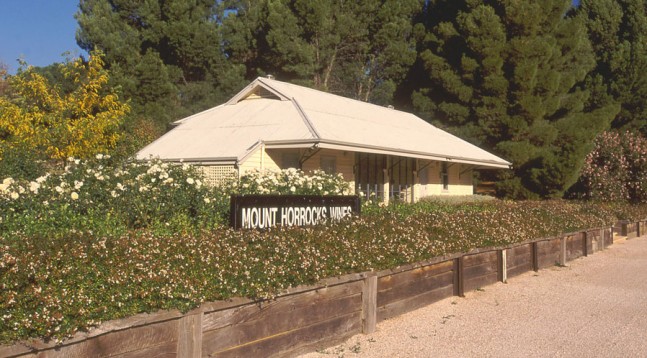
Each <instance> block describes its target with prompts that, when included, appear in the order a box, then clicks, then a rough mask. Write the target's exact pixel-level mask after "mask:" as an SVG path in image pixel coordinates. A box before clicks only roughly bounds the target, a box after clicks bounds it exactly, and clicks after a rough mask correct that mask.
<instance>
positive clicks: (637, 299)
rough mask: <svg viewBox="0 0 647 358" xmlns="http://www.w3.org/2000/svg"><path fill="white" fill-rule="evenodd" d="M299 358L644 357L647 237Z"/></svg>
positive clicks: (446, 303)
mask: <svg viewBox="0 0 647 358" xmlns="http://www.w3.org/2000/svg"><path fill="white" fill-rule="evenodd" d="M302 357H304V358H305V357H307V358H314V357H623V358H624V357H647V237H641V238H637V239H631V240H624V239H621V240H617V241H616V242H615V243H614V244H613V245H612V246H610V247H609V248H607V250H605V251H602V252H597V253H595V254H593V255H590V256H589V257H585V258H580V259H577V260H574V261H571V262H569V263H568V265H567V266H566V267H553V268H549V269H545V270H541V271H539V272H537V273H535V272H528V273H525V274H522V275H520V276H517V277H514V278H511V279H509V280H508V283H505V284H504V283H497V284H494V285H491V286H486V287H485V288H484V289H482V290H479V291H473V292H467V293H466V294H465V298H459V297H450V298H447V299H444V300H442V301H439V302H437V303H434V304H432V305H429V306H427V307H424V308H421V309H419V310H416V311H413V312H409V313H407V314H404V315H402V316H399V317H396V318H393V319H390V320H385V321H382V322H380V323H378V326H377V330H376V332H375V333H373V334H369V335H356V336H354V337H352V338H350V339H349V340H348V341H346V342H345V343H343V344H341V345H339V346H336V347H331V348H328V349H325V350H323V351H321V352H317V353H310V354H307V355H304V356H302Z"/></svg>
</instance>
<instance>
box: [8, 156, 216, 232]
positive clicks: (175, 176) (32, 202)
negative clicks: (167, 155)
mask: <svg viewBox="0 0 647 358" xmlns="http://www.w3.org/2000/svg"><path fill="white" fill-rule="evenodd" d="M66 164H67V165H66V167H65V170H64V171H63V172H62V173H60V174H56V173H54V174H46V175H43V176H41V177H39V178H36V179H35V180H32V181H25V180H23V181H19V180H14V179H13V178H5V179H4V181H3V184H2V185H0V233H2V234H3V235H8V236H16V235H25V236H29V237H38V238H42V239H49V238H52V237H58V236H65V235H68V234H69V232H92V233H94V234H95V235H97V236H115V235H120V234H122V233H124V232H127V231H128V230H135V229H147V230H151V231H153V232H157V233H170V232H178V233H181V232H190V231H199V230H202V229H205V230H206V229H211V228H213V227H217V226H219V225H221V224H222V222H223V220H224V219H225V217H226V211H227V206H228V203H229V202H228V197H227V196H226V195H225V194H223V193H222V192H221V191H220V190H219V189H218V188H211V187H207V186H206V185H204V184H203V182H202V180H201V179H200V176H199V175H198V174H197V173H196V172H195V171H194V170H193V168H192V167H190V166H188V165H173V164H168V163H161V162H158V161H151V162H147V163H139V162H135V163H127V164H122V163H121V162H119V161H113V160H112V158H110V157H109V156H104V155H102V154H98V155H97V157H96V158H92V159H91V160H79V159H72V158H70V159H69V160H68V161H67V163H66Z"/></svg>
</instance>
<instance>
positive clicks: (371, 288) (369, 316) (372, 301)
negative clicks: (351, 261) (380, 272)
mask: <svg viewBox="0 0 647 358" xmlns="http://www.w3.org/2000/svg"><path fill="white" fill-rule="evenodd" d="M376 324H377V274H376V273H375V272H370V273H368V275H367V276H366V277H365V278H364V284H363V286H362V333H364V334H369V333H373V332H375V326H376Z"/></svg>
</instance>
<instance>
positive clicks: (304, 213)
mask: <svg viewBox="0 0 647 358" xmlns="http://www.w3.org/2000/svg"><path fill="white" fill-rule="evenodd" d="M359 213H360V202H359V197H358V196H347V195H343V196H342V195H330V196H318V195H233V196H232V197H231V207H230V217H229V223H230V225H231V226H232V227H233V228H236V229H241V228H242V229H267V228H271V227H275V226H308V225H316V224H319V223H323V222H325V221H327V220H333V221H337V220H341V219H342V218H344V217H346V216H349V215H351V214H359Z"/></svg>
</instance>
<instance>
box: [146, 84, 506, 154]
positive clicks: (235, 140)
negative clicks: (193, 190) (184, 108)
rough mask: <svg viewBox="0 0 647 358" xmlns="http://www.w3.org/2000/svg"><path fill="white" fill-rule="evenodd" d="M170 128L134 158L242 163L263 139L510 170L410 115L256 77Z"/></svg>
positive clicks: (276, 144)
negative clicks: (229, 96)
mask: <svg viewBox="0 0 647 358" xmlns="http://www.w3.org/2000/svg"><path fill="white" fill-rule="evenodd" d="M259 87H262V88H263V89H264V90H266V91H264V92H263V93H265V95H263V96H257V95H255V93H259V91H258V88H259ZM268 93H270V94H273V95H274V96H275V97H274V98H270V97H268V96H267V94H268ZM176 123H178V124H179V125H178V126H177V127H176V128H174V129H172V130H171V131H169V132H168V133H166V134H165V135H163V136H162V137H160V138H159V139H158V140H156V141H155V142H153V143H151V144H150V145H148V146H146V147H145V148H144V149H142V150H141V151H140V152H139V153H137V158H138V159H145V158H149V157H159V158H161V159H164V160H180V159H184V160H202V161H204V160H205V159H209V160H217V159H218V158H236V160H238V161H240V160H241V159H242V158H244V157H245V156H246V155H248V153H249V151H250V150H251V149H252V147H253V146H254V145H255V144H256V143H258V142H261V141H262V142H267V143H272V145H274V146H279V145H280V144H282V143H284V144H289V145H290V146H292V147H299V145H302V146H303V147H308V146H311V145H313V144H320V145H321V146H322V147H323V146H327V147H335V146H337V147H344V148H347V149H354V148H356V151H359V152H364V151H367V152H381V153H392V154H394V155H401V156H407V155H409V156H412V157H417V158H425V157H428V158H430V159H432V158H433V159H436V158H444V159H445V160H455V161H458V162H465V163H474V164H479V165H483V166H491V167H508V166H509V165H510V163H509V162H507V161H505V160H503V159H501V158H499V157H497V156H495V155H493V154H491V153H488V152H486V151H484V150H482V149H480V148H478V147H476V146H474V145H472V144H470V143H468V142H466V141H464V140H462V139H460V138H458V137H456V136H453V135H451V134H449V133H447V132H445V131H443V130H440V129H438V128H436V127H435V126H433V125H431V124H429V123H427V122H425V121H424V120H422V119H421V118H418V117H417V116H415V115H413V114H411V113H407V112H402V111H398V110H394V109H390V108H386V107H382V106H377V105H373V104H370V103H366V102H361V101H356V100H353V99H349V98H345V97H341V96H337V95H333V94H330V93H325V92H321V91H317V90H313V89H310V88H307V87H302V86H297V85H293V84H290V83H285V82H281V81H276V80H271V79H266V78H258V79H256V80H255V81H254V82H252V83H251V84H250V85H249V86H247V87H246V88H245V89H243V90H242V91H241V92H239V93H238V94H237V95H236V96H234V97H233V98H232V99H231V100H230V101H229V102H227V103H226V104H224V105H221V106H218V107H214V108H212V109H210V110H207V111H204V112H201V113H198V114H195V115H193V116H190V117H187V118H185V119H183V120H180V121H178V122H176Z"/></svg>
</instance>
